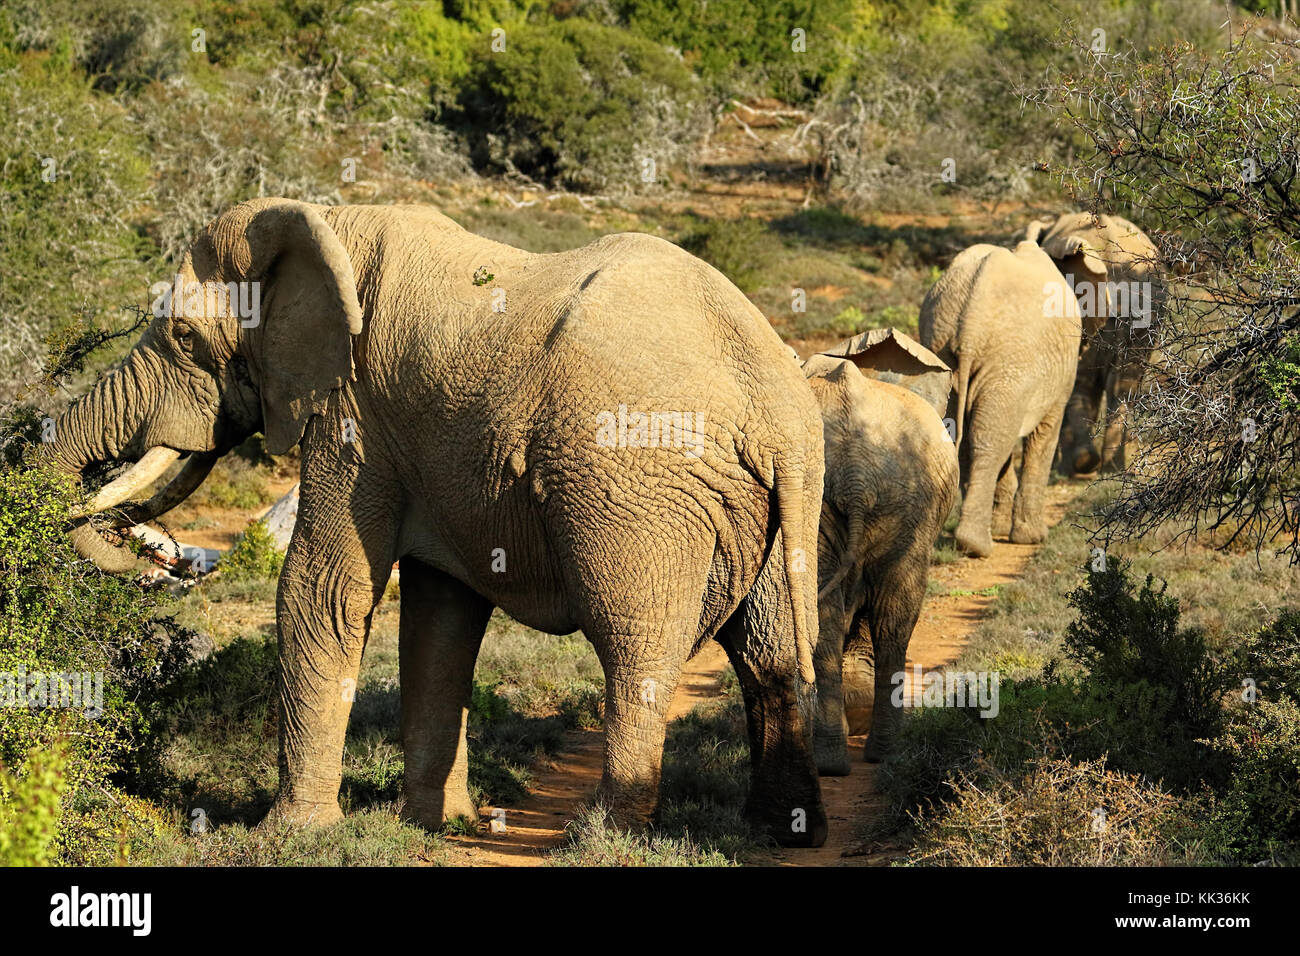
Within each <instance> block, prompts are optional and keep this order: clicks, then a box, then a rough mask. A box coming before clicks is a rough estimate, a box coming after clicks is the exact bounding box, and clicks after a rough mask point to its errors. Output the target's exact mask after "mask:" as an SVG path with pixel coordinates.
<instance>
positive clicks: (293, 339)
mask: <svg viewBox="0 0 1300 956" xmlns="http://www.w3.org/2000/svg"><path fill="white" fill-rule="evenodd" d="M231 283H234V285H230V284H231ZM244 284H256V285H255V286H254V291H253V292H250V293H249V295H248V297H247V298H249V299H251V300H252V301H253V302H257V301H259V299H260V304H261V305H260V314H258V315H256V316H251V317H250V316H248V315H245V314H244V310H243V304H244V301H245V296H244ZM227 290H228V291H227ZM256 290H260V293H259V292H257V291H256ZM236 291H238V292H239V296H238V299H239V302H240V308H239V309H235V308H233V306H232V303H233V302H234V301H235V300H236V298H237V296H236ZM168 299H169V301H167V300H168ZM182 299H184V302H183V303H182ZM160 303H161V307H159V304H160ZM155 313H156V318H155V319H154V320H153V321H152V322H151V323H150V325H149V326H148V327H147V328H146V330H145V332H144V333H143V335H142V336H141V338H140V339H139V341H138V342H137V343H136V344H135V346H134V348H133V349H132V351H131V352H130V354H129V355H128V356H127V357H126V358H125V360H124V361H123V363H122V364H121V365H120V366H119V367H118V368H116V369H115V370H114V371H112V372H111V373H110V374H108V375H107V376H106V377H104V378H102V379H100V380H99V381H98V382H97V383H96V384H95V385H94V386H93V387H92V389H91V390H90V391H89V392H88V393H87V394H86V395H84V396H82V397H81V398H80V399H79V400H77V401H76V402H75V403H74V404H72V405H71V406H70V407H69V408H68V409H67V410H66V411H65V412H64V413H63V414H62V415H61V416H60V417H59V418H58V420H57V423H56V436H57V437H56V440H55V442H53V443H52V444H51V445H50V446H49V451H48V463H49V464H50V465H52V466H53V467H57V468H59V469H61V470H62V471H64V472H66V473H69V474H72V475H82V474H83V473H84V471H85V469H86V468H87V466H88V465H91V464H93V463H98V462H123V463H125V462H130V461H133V460H134V461H135V462H136V464H135V465H134V466H133V467H132V468H131V469H130V470H129V471H127V472H126V473H125V474H123V475H122V476H121V477H120V478H118V479H117V480H116V481H114V482H112V483H111V484H109V485H107V486H105V487H104V488H102V489H101V490H100V491H99V493H98V494H97V495H96V496H95V497H94V498H93V500H91V501H90V502H88V504H87V505H86V507H85V509H84V511H83V512H80V513H78V514H76V515H75V516H74V518H75V519H76V524H75V526H74V527H73V528H72V529H71V534H72V541H73V544H74V545H75V546H76V547H77V550H78V551H79V552H80V553H81V554H82V555H83V556H84V557H88V558H90V559H92V560H94V561H96V562H97V563H99V564H100V565H101V566H103V567H106V568H112V569H118V570H120V569H121V568H122V567H123V566H129V564H130V562H129V560H127V561H123V559H122V557H121V552H120V549H116V548H114V546H113V545H112V544H110V543H109V542H108V540H106V539H105V538H104V537H103V536H101V534H100V533H99V532H100V530H103V528H102V527H97V526H96V524H95V523H93V522H91V521H90V518H91V517H92V516H95V515H101V516H102V513H103V512H106V511H110V509H113V510H111V511H110V514H109V515H108V516H107V518H108V519H109V520H108V522H107V523H108V526H110V527H122V526H124V525H125V524H126V523H128V522H133V521H140V520H145V519H150V518H153V517H156V516H157V515H158V514H161V513H162V512H163V511H164V510H166V508H168V507H171V506H173V505H174V504H176V503H177V502H178V501H180V500H183V499H184V497H185V496H186V495H187V494H189V493H190V492H192V491H193V490H194V489H195V488H196V487H198V484H199V483H200V482H201V481H202V479H203V476H204V475H205V474H206V473H207V471H208V470H209V469H210V468H211V467H212V463H213V462H214V461H215V460H216V459H217V457H219V456H220V455H222V454H224V453H226V452H227V451H229V450H230V449H232V448H233V447H235V446H236V445H237V444H239V443H240V442H242V441H244V440H245V439H246V438H248V437H249V436H251V435H253V434H255V433H257V432H259V431H260V432H261V433H262V434H263V435H264V437H265V442H266V447H267V450H268V451H269V452H270V453H271V454H274V455H280V454H284V453H286V452H287V451H289V450H290V449H291V448H292V447H293V446H295V445H300V446H301V451H302V465H301V486H300V503H299V512H298V521H297V524H296V526H295V528H294V531H293V535H292V538H291V540H290V544H289V547H288V551H287V554H286V556H285V561H284V568H283V571H282V573H281V576H280V580H279V586H278V592H277V598H276V618H277V628H278V636H279V653H280V661H281V667H280V672H281V673H280V678H279V708H280V714H281V720H280V740H279V745H280V757H279V773H280V785H279V790H278V794H277V796H276V799H275V802H274V804H273V807H272V814H273V815H274V818H276V819H284V820H289V821H291V822H293V823H308V822H310V823H318V824H319V823H330V822H333V821H336V820H338V819H340V818H341V815H342V814H341V810H340V807H339V802H338V792H339V787H340V783H341V779H342V752H343V744H344V735H345V731H346V727H347V721H348V716H349V711H350V709H351V704H350V700H351V697H352V695H351V694H350V693H348V692H347V691H348V690H349V689H350V688H351V687H354V686H355V681H356V678H357V674H358V668H359V666H360V661H361V654H362V649H363V647H364V646H365V643H366V639H367V636H368V633H369V627H370V620H371V615H372V612H373V609H374V608H375V606H376V604H377V603H378V602H379V600H380V599H381V597H382V596H383V594H384V589H385V585H386V583H387V581H388V579H389V576H390V574H391V569H392V567H393V564H394V561H397V562H398V563H399V567H400V572H401V584H402V587H401V593H400V602H401V604H400V626H399V667H400V677H399V680H400V690H401V736H402V742H403V748H404V751H405V773H404V780H403V790H404V794H403V796H404V804H403V807H404V808H403V813H404V815H405V817H406V818H407V819H409V820H411V821H414V822H415V823H417V824H420V825H423V826H425V827H428V828H430V829H433V828H437V827H440V826H441V825H443V824H444V822H446V821H447V820H449V819H452V818H454V817H458V816H460V817H467V818H470V819H475V818H476V817H477V808H476V807H475V805H474V804H473V802H472V801H471V799H470V797H469V793H468V787H467V773H468V763H467V759H468V758H467V751H466V739H465V729H466V716H467V713H468V709H469V705H470V696H471V688H472V677H473V672H474V664H475V660H476V657H477V654H478V650H479V645H480V642H481V640H482V637H483V634H484V630H485V627H486V625H487V623H488V618H489V616H490V615H491V613H492V611H493V609H494V608H500V609H501V610H502V611H503V612H504V613H506V614H508V615H509V616H511V617H512V618H514V619H515V620H517V621H520V622H522V623H523V624H525V625H526V626H528V627H531V628H534V629H536V630H539V631H543V632H547V633H552V634H566V633H571V632H573V631H576V630H578V629H581V630H582V631H583V632H584V634H585V636H586V638H587V639H588V640H589V641H590V642H591V644H592V645H593V646H594V648H595V651H596V653H597V655H598V657H599V659H600V662H601V664H602V667H603V669H604V673H605V688H606V689H605V754H604V772H603V775H602V780H601V784H600V789H599V791H598V793H599V796H600V798H601V799H602V800H603V801H605V802H606V803H607V805H608V806H609V807H610V808H611V810H612V811H613V813H614V816H615V819H617V820H619V821H620V822H621V823H624V824H626V825H642V824H644V823H645V822H646V821H647V820H648V819H649V818H650V817H651V815H652V814H653V813H654V811H655V809H656V806H657V801H658V789H659V777H660V767H661V761H662V752H663V743H664V736H665V725H666V719H667V713H668V709H669V705H670V703H671V700H672V697H673V691H674V688H675V686H676V684H677V680H678V675H679V672H680V669H681V667H682V664H683V663H684V662H685V661H686V660H687V659H688V658H689V657H690V656H691V655H693V654H694V653H695V652H697V651H698V650H699V649H700V647H701V646H702V645H703V644H704V643H705V642H706V641H709V640H711V639H715V638H716V639H717V640H718V641H719V643H721V644H722V646H723V647H724V648H725V650H726V652H727V654H728V656H729V657H730V660H731V663H732V665H733V666H734V668H735V671H736V674H737V677H738V680H739V683H740V687H741V690H742V693H743V696H744V701H745V707H746V714H747V723H748V733H749V740H750V745H751V791H750V796H749V801H748V804H747V807H746V812H747V814H748V816H749V817H750V819H751V820H752V821H753V822H754V824H755V825H756V826H757V827H759V828H761V829H762V830H765V831H766V832H768V833H770V834H771V835H772V837H773V838H775V839H776V841H777V842H778V843H781V844H783V845H789V846H816V845H820V844H821V843H822V842H823V841H824V840H825V838H826V832H827V823H826V814H825V810H824V808H823V804H822V800H821V793H820V789H819V783H818V779H817V772H816V768H815V765H814V762H813V757H812V749H811V738H812V732H811V717H812V714H811V712H812V707H813V704H812V682H813V680H814V677H815V672H814V668H813V652H814V647H815V644H816V642H817V617H816V613H817V607H816V589H815V581H816V574H817V564H816V554H817V548H816V537H815V535H816V533H817V521H818V517H819V514H820V508H821V491H822V481H823V456H822V447H821V418H820V416H819V414H818V411H817V405H816V402H815V400H814V399H813V397H812V394H811V392H810V390H809V389H808V387H807V385H805V384H804V382H803V379H802V376H801V375H800V371H799V368H798V366H797V365H796V364H795V363H793V362H791V361H790V360H789V359H788V356H787V354H786V351H785V346H784V345H783V344H782V342H781V340H780V338H779V337H778V336H777V334H776V333H775V331H773V329H772V328H771V326H770V325H769V323H768V322H767V321H766V319H765V318H764V317H763V315H762V314H761V313H760V312H759V311H758V310H757V309H756V308H755V307H754V306H753V305H752V304H750V302H749V300H748V299H746V298H745V296H744V295H743V294H742V293H741V292H740V291H739V290H738V289H736V288H735V286H733V285H732V284H731V283H730V282H728V281H727V280H726V279H725V278H724V277H723V276H722V275H721V274H720V273H718V272H717V271H716V270H714V269H713V268H712V267H710V266H708V265H707V264H705V263H704V262H702V261H700V260H699V259H696V258H695V257H693V256H691V255H690V254H688V253H687V252H685V251H684V250H682V249H680V248H679V247H677V246H675V245H673V244H671V243H669V242H667V241H665V240H662V239H658V238H655V237H652V236H646V235H639V234H633V233H626V234H616V235H609V236H605V237H603V238H601V239H598V240H596V241H595V242H593V243H591V244H589V245H587V246H584V247H582V248H580V249H575V250H571V251H568V252H561V253H554V254H533V253H530V252H526V251H523V250H519V249H515V248H512V247H510V246H507V245H503V244H501V243H497V242H493V241H490V240H487V239H484V238H481V237H478V236H475V235H473V234H471V233H469V232H466V231H465V230H464V229H462V228H461V227H460V226H458V225H457V224H456V223H454V222H453V221H452V220H451V219H449V218H447V217H445V216H444V215H442V214H441V213H440V212H438V211H437V210H436V209H434V208H432V207H429V206H422V205H403V206H380V205H372V206H367V205H343V206H333V207H326V206H320V205H311V204H307V203H302V202H297V201H293V200H289V199H255V200H251V201H248V202H244V203H241V204H239V205H236V206H234V207H232V208H230V209H228V210H227V211H226V212H224V213H222V214H221V215H219V216H218V217H217V218H216V219H214V220H213V221H212V222H210V223H209V224H208V225H207V226H206V227H205V229H204V230H203V231H202V232H201V233H200V234H199V236H198V237H197V238H196V239H195V241H194V243H193V245H192V246H191V247H190V249H189V251H188V253H187V254H186V255H185V257H184V259H183V261H182V263H181V265H180V267H179V272H178V274H177V277H176V280H175V285H174V292H173V294H171V295H170V296H168V297H164V296H160V297H159V300H157V301H156V302H155ZM180 456H186V458H185V463H184V466H183V467H182V469H181V471H180V472H179V474H177V475H176V477H175V478H174V479H173V480H172V482H171V484H169V485H166V486H165V487H164V488H163V489H162V490H161V491H159V492H158V493H157V494H155V495H154V496H153V497H152V498H150V499H148V500H147V501H132V502H129V503H127V504H125V505H123V503H124V502H127V499H129V498H131V497H132V496H133V495H135V494H136V493H137V492H139V491H140V490H141V489H144V488H147V487H149V486H150V485H151V483H152V482H153V481H155V480H156V479H157V478H158V476H159V475H160V474H161V473H162V471H163V469H165V468H166V467H168V464H169V463H170V462H173V461H175V460H177V459H178V458H179V457H180ZM97 520H100V519H97ZM101 524H102V521H101Z"/></svg>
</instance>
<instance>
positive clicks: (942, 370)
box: [819, 329, 955, 418]
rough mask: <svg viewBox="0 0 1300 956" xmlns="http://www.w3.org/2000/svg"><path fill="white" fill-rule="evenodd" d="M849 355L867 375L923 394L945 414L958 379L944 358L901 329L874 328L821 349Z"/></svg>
mask: <svg viewBox="0 0 1300 956" xmlns="http://www.w3.org/2000/svg"><path fill="white" fill-rule="evenodd" d="M819 354H821V355H829V356H831V357H832V358H843V359H848V360H849V361H850V362H852V363H853V364H854V365H856V366H857V367H858V371H860V372H861V373H862V374H863V375H865V376H866V377H867V378H874V379H876V380H877V381H879V382H888V383H889V384H890V385H901V386H903V388H905V389H907V390H908V391H909V392H913V393H915V394H917V395H920V396H921V397H922V398H923V399H925V400H926V401H927V402H929V403H930V406H931V407H932V408H933V409H934V410H935V411H936V412H938V413H939V417H940V418H943V417H945V416H946V415H947V414H948V403H949V400H950V399H951V397H952V390H953V385H954V383H955V380H954V378H953V371H952V369H951V368H950V367H949V366H948V364H947V363H946V362H944V361H943V359H941V358H939V356H937V355H935V354H934V353H933V352H931V351H930V350H929V349H927V348H926V347H925V346H924V345H922V344H921V343H920V342H918V341H917V340H916V339H914V338H912V337H911V336H910V335H907V334H906V333H903V332H900V331H898V329H871V330H870V331H868V332H863V333H862V334H861V335H855V336H854V337H853V338H851V339H846V340H845V341H843V342H841V343H840V344H839V345H833V346H831V347H830V348H828V349H827V350H826V351H824V352H821V353H819Z"/></svg>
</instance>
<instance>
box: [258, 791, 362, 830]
mask: <svg viewBox="0 0 1300 956" xmlns="http://www.w3.org/2000/svg"><path fill="white" fill-rule="evenodd" d="M342 819H343V809H342V808H341V807H340V806H339V802H338V800H337V799H334V800H321V801H309V800H291V799H285V798H280V799H277V800H276V801H275V803H274V804H272V805H271V809H270V811H269V812H268V813H267V815H266V817H265V819H263V820H262V823H261V824H260V825H261V826H264V827H274V826H277V825H279V824H282V823H284V824H288V825H289V826H294V827H308V826H312V827H327V826H329V825H330V824H332V823H338V822H339V821H340V820H342Z"/></svg>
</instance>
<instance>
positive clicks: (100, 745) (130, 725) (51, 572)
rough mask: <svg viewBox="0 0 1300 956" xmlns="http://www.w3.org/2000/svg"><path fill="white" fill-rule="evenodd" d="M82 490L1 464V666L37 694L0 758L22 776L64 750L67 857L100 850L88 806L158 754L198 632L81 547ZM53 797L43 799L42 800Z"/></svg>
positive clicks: (5, 733) (16, 709) (135, 776)
mask: <svg viewBox="0 0 1300 956" xmlns="http://www.w3.org/2000/svg"><path fill="white" fill-rule="evenodd" d="M75 500H76V498H75V495H74V492H73V489H72V487H71V486H70V484H69V482H68V480H67V479H66V478H63V477H61V476H54V475H50V474H47V473H46V472H44V471H40V470H35V469H18V468H6V469H3V470H0V675H3V679H4V681H5V682H6V684H7V685H9V684H11V685H12V688H13V690H14V693H15V695H19V694H21V695H22V696H23V699H22V703H24V704H26V706H17V705H15V706H12V707H6V708H5V713H4V720H3V721H0V764H3V765H4V766H6V767H8V768H10V772H11V773H16V774H18V775H19V776H20V777H25V776H26V775H28V774H32V773H35V774H38V775H40V774H48V773H52V772H54V771H52V770H50V769H49V768H50V766H52V765H50V764H48V763H43V762H42V761H43V760H44V759H45V758H33V759H32V760H29V759H28V755H29V754H32V753H33V752H37V753H49V752H51V751H55V750H58V749H60V748H61V752H62V753H63V755H64V756H63V757H62V758H61V762H62V766H61V767H60V768H59V770H58V775H59V776H60V778H61V780H62V781H63V783H62V784H61V786H62V788H63V790H62V792H63V793H64V795H65V796H64V799H65V801H66V806H65V809H67V810H68V811H70V812H66V813H64V814H63V815H62V816H60V818H59V823H58V826H57V828H56V834H55V836H56V841H57V842H58V844H59V851H58V852H59V854H60V856H61V859H62V861H63V862H71V861H75V860H77V859H83V858H85V857H87V856H89V855H92V854H93V853H95V852H96V847H95V845H96V843H97V842H98V841H99V840H100V839H101V836H100V833H99V831H100V828H99V826H98V825H97V823H96V820H95V818H94V815H93V814H91V815H86V814H83V813H80V812H79V811H81V810H83V809H85V808H86V806H87V805H90V804H94V803H95V802H96V801H99V802H102V801H104V800H105V799H106V797H105V795H106V794H107V795H111V794H112V793H114V792H115V791H117V789H118V788H119V787H122V786H130V785H133V784H134V783H135V782H138V781H139V780H140V779H141V778H142V777H144V776H146V775H147V774H148V773H149V770H150V768H151V767H152V766H153V765H154V764H155V762H156V759H157V755H158V752H159V747H160V746H161V741H160V739H159V738H158V736H157V735H156V734H155V733H154V730H155V728H156V725H157V722H158V721H159V720H160V718H161V714H162V696H161V687H162V686H163V685H164V684H165V683H166V682H167V681H168V680H169V679H170V678H171V677H172V676H174V675H175V674H176V673H178V672H179V670H180V667H181V666H182V664H183V662H184V661H185V659H186V658H187V656H188V640H189V635H188V634H187V633H186V632H184V631H183V630H182V629H181V628H179V627H178V626H177V625H176V624H175V622H174V621H173V620H172V619H171V618H169V617H167V616H165V614H164V607H163V605H162V604H161V603H160V602H161V601H162V600H164V598H163V597H162V596H161V595H159V594H158V593H157V592H153V591H143V590H141V589H140V588H139V587H137V586H136V585H134V584H133V583H131V582H130V581H125V580H122V579H119V578H116V577H113V576H111V575H107V574H104V573H102V572H100V571H98V570H97V569H96V568H94V567H93V566H91V565H89V564H88V563H87V562H85V561H82V560H80V559H78V558H77V556H76V555H75V554H73V553H72V551H71V547H70V545H69V544H68V539H67V535H66V533H65V528H66V522H67V515H68V513H69V510H70V507H71V505H72V504H73V503H74V501H75ZM61 675H77V678H78V681H79V682H80V685H81V689H82V690H83V692H84V690H85V689H86V688H87V687H89V688H91V689H93V693H92V696H91V697H89V698H87V697H85V696H81V697H80V699H79V700H78V697H77V696H75V695H73V694H71V693H70V692H69V693H66V694H63V695H62V696H61V697H60V696H58V695H56V694H55V689H56V687H57V686H58V685H59V684H61V683H63V681H62V680H61V679H60V678H61ZM41 682H44V683H41ZM99 689H102V700H100V699H98V697H99V696H100V692H99ZM61 704H64V705H66V704H79V705H80V706H79V707H75V706H73V707H70V706H60V705H61ZM23 786H27V785H25V784H24V785H23ZM31 786H34V787H36V788H37V789H38V790H40V789H41V788H42V787H44V784H40V785H37V784H32V785H31ZM24 792H25V793H27V794H28V796H29V797H31V796H32V794H33V793H34V792H35V791H32V790H30V789H29V790H25V791H24ZM33 799H35V798H33ZM43 805H44V804H42V803H40V800H39V799H37V801H36V803H34V804H32V809H33V810H35V809H39V808H40V807H41V806H43ZM42 812H44V811H42Z"/></svg>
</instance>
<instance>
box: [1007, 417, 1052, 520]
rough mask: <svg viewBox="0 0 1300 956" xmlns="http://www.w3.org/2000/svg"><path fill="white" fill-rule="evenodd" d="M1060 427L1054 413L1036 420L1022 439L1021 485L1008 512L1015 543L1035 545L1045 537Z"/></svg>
mask: <svg viewBox="0 0 1300 956" xmlns="http://www.w3.org/2000/svg"><path fill="white" fill-rule="evenodd" d="M1060 430H1061V416H1060V414H1059V413H1058V414H1056V415H1054V416H1052V417H1050V418H1045V419H1043V421H1041V422H1039V424H1038V427H1037V428H1035V429H1034V430H1033V431H1032V432H1030V433H1029V436H1028V437H1027V438H1026V439H1025V460H1024V465H1023V466H1022V467H1021V471H1020V488H1019V490H1018V491H1017V492H1016V502H1015V506H1014V507H1013V509H1012V514H1011V540H1012V541H1013V542H1015V543H1016V544H1038V543H1039V542H1041V541H1042V540H1043V539H1044V538H1046V537H1047V516H1046V510H1045V507H1046V501H1045V498H1046V495H1047V479H1048V478H1049V477H1050V474H1051V470H1052V456H1053V455H1054V454H1055V453H1056V442H1057V439H1058V436H1059V435H1060Z"/></svg>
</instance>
